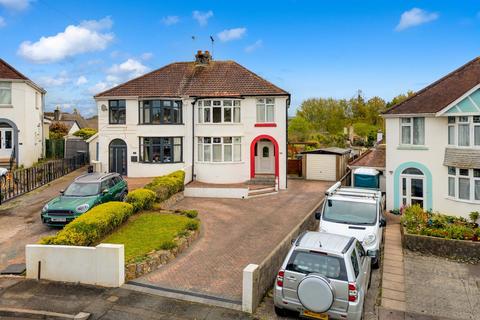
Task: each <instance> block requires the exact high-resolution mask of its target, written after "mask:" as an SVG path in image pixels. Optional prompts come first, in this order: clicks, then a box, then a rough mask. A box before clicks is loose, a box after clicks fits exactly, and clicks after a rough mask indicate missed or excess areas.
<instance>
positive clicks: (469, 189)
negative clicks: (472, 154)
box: [448, 167, 480, 201]
mask: <svg viewBox="0 0 480 320" xmlns="http://www.w3.org/2000/svg"><path fill="white" fill-rule="evenodd" d="M448 196H449V197H451V198H454V199H458V200H466V201H480V169H461V168H455V167H448Z"/></svg>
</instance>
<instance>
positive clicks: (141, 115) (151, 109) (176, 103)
mask: <svg viewBox="0 0 480 320" xmlns="http://www.w3.org/2000/svg"><path fill="white" fill-rule="evenodd" d="M156 103H158V104H159V105H158V106H154V104H156ZM138 104H139V105H138V123H139V124H141V125H143V124H145V125H179V124H180V125H181V124H183V102H182V100H170V99H151V100H142V101H139V103H138ZM168 104H169V105H168ZM157 109H158V110H157ZM166 110H169V113H170V118H171V119H172V120H171V121H165V116H166V114H165V112H166ZM175 110H176V111H177V112H178V119H177V121H174V120H173V115H174V111H175ZM147 111H148V113H149V115H148V119H149V121H148V122H146V121H145V119H146V118H147V117H145V114H146V112H147ZM157 113H158V115H159V121H158V122H157V121H154V120H153V119H154V114H157Z"/></svg>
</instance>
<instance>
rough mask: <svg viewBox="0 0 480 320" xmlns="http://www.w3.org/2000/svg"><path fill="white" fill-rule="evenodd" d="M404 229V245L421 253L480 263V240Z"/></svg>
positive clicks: (402, 229)
mask: <svg viewBox="0 0 480 320" xmlns="http://www.w3.org/2000/svg"><path fill="white" fill-rule="evenodd" d="M401 231H402V244H403V247H404V248H406V249H408V250H411V251H417V252H421V253H426V254H431V255H435V256H439V257H444V258H449V259H453V260H458V261H461V262H469V263H480V242H478V241H466V240H453V239H443V238H436V237H430V236H423V235H417V234H408V233H407V232H406V230H405V228H401Z"/></svg>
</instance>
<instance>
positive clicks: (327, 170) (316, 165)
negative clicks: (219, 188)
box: [302, 147, 351, 181]
mask: <svg viewBox="0 0 480 320" xmlns="http://www.w3.org/2000/svg"><path fill="white" fill-rule="evenodd" d="M350 153H351V150H350V149H344V148H335V147H330V148H321V149H316V150H311V151H304V152H302V155H303V159H302V171H303V172H304V176H305V178H306V179H307V180H323V181H339V180H340V179H341V178H342V177H343V176H344V175H345V173H346V172H347V164H348V161H349V159H350Z"/></svg>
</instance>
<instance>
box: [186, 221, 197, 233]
mask: <svg viewBox="0 0 480 320" xmlns="http://www.w3.org/2000/svg"><path fill="white" fill-rule="evenodd" d="M199 227H200V222H199V221H198V220H190V221H188V222H187V224H186V225H185V228H186V229H187V230H192V231H193V230H197V229H198V228H199Z"/></svg>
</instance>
